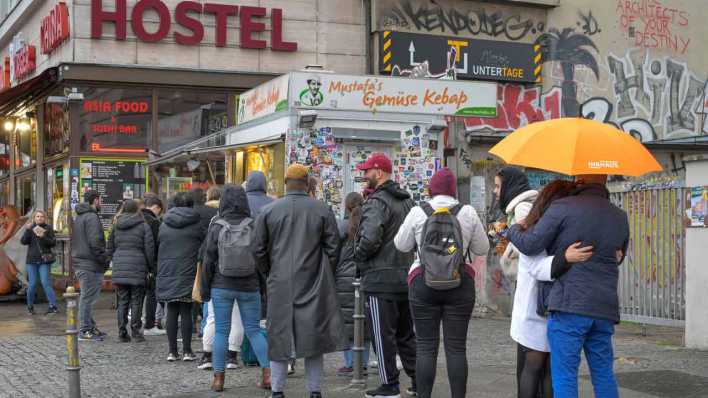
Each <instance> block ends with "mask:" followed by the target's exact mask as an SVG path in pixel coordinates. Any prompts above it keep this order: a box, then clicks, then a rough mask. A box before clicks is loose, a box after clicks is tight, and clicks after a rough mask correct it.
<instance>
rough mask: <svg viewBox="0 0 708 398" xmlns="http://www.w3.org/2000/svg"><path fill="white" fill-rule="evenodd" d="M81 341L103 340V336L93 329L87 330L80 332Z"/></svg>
mask: <svg viewBox="0 0 708 398" xmlns="http://www.w3.org/2000/svg"><path fill="white" fill-rule="evenodd" d="M79 340H80V341H103V337H101V336H99V335H97V334H95V333H94V332H93V331H91V330H89V331H86V332H79Z"/></svg>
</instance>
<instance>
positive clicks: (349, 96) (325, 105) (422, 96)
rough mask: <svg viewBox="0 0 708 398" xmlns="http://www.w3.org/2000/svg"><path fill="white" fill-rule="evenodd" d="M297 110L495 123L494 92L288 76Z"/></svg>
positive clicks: (482, 85)
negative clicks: (491, 120)
mask: <svg viewBox="0 0 708 398" xmlns="http://www.w3.org/2000/svg"><path fill="white" fill-rule="evenodd" d="M290 102H291V103H292V104H293V106H295V107H301V108H315V109H337V110H350V111H368V112H399V113H422V114H432V115H457V116H476V117H495V116H496V115H497V86H496V84H495V83H490V82H462V81H446V80H433V79H409V78H394V77H381V76H352V75H334V74H327V73H320V74H318V73H300V72H296V73H292V74H291V81H290Z"/></svg>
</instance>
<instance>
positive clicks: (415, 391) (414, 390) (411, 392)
mask: <svg viewBox="0 0 708 398" xmlns="http://www.w3.org/2000/svg"><path fill="white" fill-rule="evenodd" d="M406 394H407V395H408V396H409V397H417V396H418V388H416V387H415V386H413V387H408V388H407V389H406Z"/></svg>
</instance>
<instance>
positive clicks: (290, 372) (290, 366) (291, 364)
mask: <svg viewBox="0 0 708 398" xmlns="http://www.w3.org/2000/svg"><path fill="white" fill-rule="evenodd" d="M294 374H295V362H289V363H288V376H292V375H294Z"/></svg>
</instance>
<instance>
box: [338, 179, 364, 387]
mask: <svg viewBox="0 0 708 398" xmlns="http://www.w3.org/2000/svg"><path fill="white" fill-rule="evenodd" d="M363 202H364V198H363V197H362V196H361V194H360V193H358V192H351V193H349V195H347V197H346V198H345V199H344V211H345V214H344V219H343V220H341V221H340V222H338V228H339V237H340V239H341V244H340V246H341V250H340V252H339V264H337V269H336V270H335V271H334V279H335V280H336V282H337V299H338V301H339V307H340V308H341V309H342V316H344V325H345V326H346V333H347V338H348V340H349V347H350V348H349V349H347V350H346V351H344V366H343V367H342V368H340V369H338V370H337V374H338V375H340V376H352V375H353V373H354V356H353V353H352V350H351V346H353V344H354V285H353V283H354V279H355V278H356V263H355V262H354V242H355V239H356V231H357V229H359V221H360V220H361V204H362V203H363ZM369 345H370V344H369V342H368V341H367V342H365V347H366V348H365V350H364V352H363V360H362V361H363V363H364V367H366V364H368V363H369Z"/></svg>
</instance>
